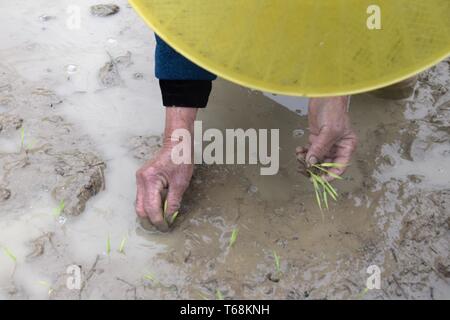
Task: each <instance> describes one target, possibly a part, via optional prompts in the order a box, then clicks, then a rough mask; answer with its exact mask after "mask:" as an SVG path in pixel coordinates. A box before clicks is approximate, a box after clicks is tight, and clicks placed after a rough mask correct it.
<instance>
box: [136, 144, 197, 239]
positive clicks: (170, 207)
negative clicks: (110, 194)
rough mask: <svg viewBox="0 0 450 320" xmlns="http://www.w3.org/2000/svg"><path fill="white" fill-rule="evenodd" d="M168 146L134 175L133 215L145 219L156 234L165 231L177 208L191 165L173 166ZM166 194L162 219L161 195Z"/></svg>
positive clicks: (190, 172)
mask: <svg viewBox="0 0 450 320" xmlns="http://www.w3.org/2000/svg"><path fill="white" fill-rule="evenodd" d="M171 150H172V147H171V146H164V147H163V148H162V149H161V150H160V151H159V152H158V154H157V155H156V156H155V157H154V159H152V160H151V161H148V162H147V163H145V164H144V165H143V166H142V167H141V168H140V169H139V170H138V171H137V172H136V183H137V195H136V212H137V214H138V215H139V216H140V217H142V218H145V217H148V218H149V219H150V221H151V222H152V224H153V225H154V226H155V227H156V228H158V230H160V231H167V230H168V227H169V221H170V220H171V217H172V215H173V214H174V213H175V212H177V211H178V209H179V208H180V203H181V199H182V197H183V194H184V192H185V191H186V189H187V187H188V186H189V182H190V180H191V178H192V173H193V169H194V167H193V165H192V164H174V163H173V162H172V159H171ZM166 192H167V197H166V200H167V211H166V215H165V216H164V213H163V207H164V203H163V202H164V194H165V193H166Z"/></svg>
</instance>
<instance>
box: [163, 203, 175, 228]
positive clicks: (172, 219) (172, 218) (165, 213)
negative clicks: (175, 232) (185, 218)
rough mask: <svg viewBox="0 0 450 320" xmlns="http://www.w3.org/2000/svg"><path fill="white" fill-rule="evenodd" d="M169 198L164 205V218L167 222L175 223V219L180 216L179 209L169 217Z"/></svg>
mask: <svg viewBox="0 0 450 320" xmlns="http://www.w3.org/2000/svg"><path fill="white" fill-rule="evenodd" d="M167 206H168V204H167V199H166V201H164V206H163V217H164V220H166V222H167V223H169V225H171V224H173V223H174V222H175V219H176V218H177V216H178V213H179V211H175V212H174V213H173V214H172V216H171V217H170V218H169V215H168V212H167Z"/></svg>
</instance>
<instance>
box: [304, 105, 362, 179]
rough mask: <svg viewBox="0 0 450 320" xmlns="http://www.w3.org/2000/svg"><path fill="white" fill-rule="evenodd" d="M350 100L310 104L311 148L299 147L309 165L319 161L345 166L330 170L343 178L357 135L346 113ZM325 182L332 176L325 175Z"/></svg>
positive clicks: (354, 147) (309, 146)
mask: <svg viewBox="0 0 450 320" xmlns="http://www.w3.org/2000/svg"><path fill="white" fill-rule="evenodd" d="M348 101H349V97H333V98H315V99H311V100H310V102H309V111H308V120H309V130H310V135H309V143H310V144H309V145H308V146H307V147H298V148H297V150H296V152H297V156H298V157H302V158H303V159H306V161H307V163H308V164H310V165H313V164H316V163H318V162H334V163H339V164H342V167H339V168H330V170H329V171H330V172H332V173H334V174H337V175H339V176H340V175H342V174H343V173H344V171H345V169H346V167H347V165H348V164H349V163H350V160H351V156H352V154H353V152H354V151H355V149H356V145H357V136H356V134H355V132H354V131H353V129H352V128H351V124H350V117H349V115H348V112H347V106H348ZM324 178H325V179H326V180H328V181H331V180H333V177H331V176H330V175H326V176H325V177H324Z"/></svg>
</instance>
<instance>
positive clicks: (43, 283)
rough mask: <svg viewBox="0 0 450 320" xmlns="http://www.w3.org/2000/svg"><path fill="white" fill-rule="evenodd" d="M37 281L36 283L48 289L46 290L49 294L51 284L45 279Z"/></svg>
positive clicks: (51, 289)
mask: <svg viewBox="0 0 450 320" xmlns="http://www.w3.org/2000/svg"><path fill="white" fill-rule="evenodd" d="M37 283H38V284H39V285H41V286H43V287H45V288H47V290H48V291H47V293H48V295H51V294H52V292H53V288H52V286H51V285H50V283H48V282H47V281H45V280H39V281H38V282H37Z"/></svg>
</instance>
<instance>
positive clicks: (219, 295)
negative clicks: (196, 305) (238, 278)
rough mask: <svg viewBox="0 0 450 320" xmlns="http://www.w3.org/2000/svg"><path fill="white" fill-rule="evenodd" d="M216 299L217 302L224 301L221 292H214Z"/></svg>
mask: <svg viewBox="0 0 450 320" xmlns="http://www.w3.org/2000/svg"><path fill="white" fill-rule="evenodd" d="M216 298H217V300H224V298H223V294H222V292H220V290H219V289H217V290H216Z"/></svg>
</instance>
